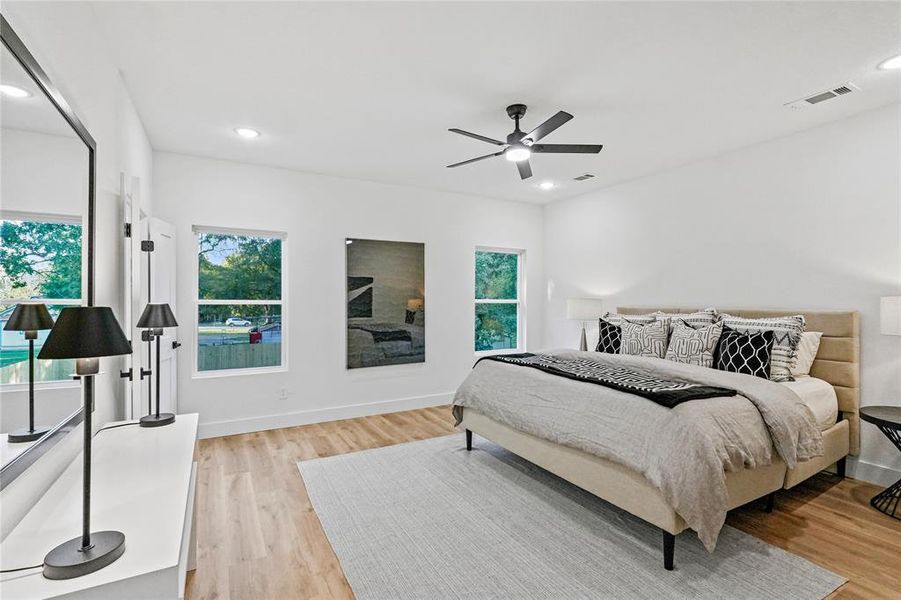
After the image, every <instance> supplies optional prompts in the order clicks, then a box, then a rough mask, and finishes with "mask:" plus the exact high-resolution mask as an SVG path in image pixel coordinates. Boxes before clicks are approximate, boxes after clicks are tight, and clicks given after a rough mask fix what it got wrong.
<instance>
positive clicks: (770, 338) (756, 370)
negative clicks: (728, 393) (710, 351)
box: [713, 326, 776, 379]
mask: <svg viewBox="0 0 901 600" xmlns="http://www.w3.org/2000/svg"><path fill="white" fill-rule="evenodd" d="M775 338H776V332H774V331H772V330H767V331H757V332H754V333H742V332H740V331H736V330H735V329H730V328H729V327H725V326H724V327H723V335H722V336H721V337H720V343H719V345H718V346H717V347H716V355H715V357H714V359H713V366H714V368H715V369H719V370H720V371H731V372H733V373H744V374H745V375H754V376H756V377H763V378H764V379H769V378H770V363H771V362H772V358H773V344H774V342H775Z"/></svg>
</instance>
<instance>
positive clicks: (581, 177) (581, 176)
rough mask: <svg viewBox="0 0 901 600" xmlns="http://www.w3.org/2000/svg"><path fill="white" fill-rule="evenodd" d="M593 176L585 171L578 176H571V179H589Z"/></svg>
mask: <svg viewBox="0 0 901 600" xmlns="http://www.w3.org/2000/svg"><path fill="white" fill-rule="evenodd" d="M592 177H594V175H592V174H591V173H585V174H584V175H579V176H578V177H573V181H585V180H586V179H591V178H592Z"/></svg>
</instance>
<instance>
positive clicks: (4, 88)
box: [0, 83, 31, 98]
mask: <svg viewBox="0 0 901 600" xmlns="http://www.w3.org/2000/svg"><path fill="white" fill-rule="evenodd" d="M0 94H3V95H4V96H9V97H10V98H27V97H29V96H30V95H31V92H29V91H27V90H23V89H22V88H20V87H16V86H14V85H7V84H5V83H4V84H3V85H0Z"/></svg>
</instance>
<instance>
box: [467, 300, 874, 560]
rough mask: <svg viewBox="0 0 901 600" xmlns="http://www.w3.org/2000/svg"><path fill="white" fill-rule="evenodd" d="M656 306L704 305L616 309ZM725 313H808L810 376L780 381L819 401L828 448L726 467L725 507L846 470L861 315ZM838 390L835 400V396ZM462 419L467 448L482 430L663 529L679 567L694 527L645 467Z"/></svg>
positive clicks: (666, 548) (853, 439)
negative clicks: (816, 337)
mask: <svg viewBox="0 0 901 600" xmlns="http://www.w3.org/2000/svg"><path fill="white" fill-rule="evenodd" d="M656 310H661V311H663V312H667V313H683V312H686V313H687V312H694V311H695V310H697V309H682V308H647V307H620V308H619V309H618V311H617V312H619V313H620V314H624V315H629V314H643V313H648V312H653V311H656ZM721 312H727V313H729V314H732V315H735V316H740V317H746V318H760V317H770V316H780V315H786V314H803V315H804V316H805V318H806V321H807V330H808V331H822V332H823V336H822V339H821V343H820V348H819V350H818V352H817V356H816V359H815V361H814V363H813V367H812V369H811V373H810V377H809V378H805V379H801V380H799V381H796V382H793V383H791V384H773V385H784V386H785V387H786V388H787V389H792V391H793V392H794V393H795V394H797V396H798V397H799V398H801V399H802V400H805V399H806V400H807V402H809V403H812V404H814V406H811V407H810V408H811V412H812V413H813V414H814V416H815V418H816V422H817V426H818V427H819V429H820V431H821V432H822V454H821V455H820V456H817V457H815V458H810V459H808V460H802V461H797V462H796V463H795V464H794V466H793V467H791V468H789V467H788V466H787V464H786V462H785V461H783V460H782V459H781V458H780V457H779V456H775V457H774V458H773V459H772V461H771V462H769V464H765V465H763V464H762V465H760V466H757V467H755V468H741V469H737V470H732V471H729V470H727V471H726V472H725V490H726V494H727V499H726V500H725V503H726V507H725V508H726V510H731V509H732V508H736V507H738V506H741V505H743V504H747V503H749V502H751V501H754V500H757V499H760V498H764V497H766V498H767V508H768V509H769V510H771V509H772V503H773V499H774V494H775V492H777V491H778V490H781V489H788V488H791V487H793V486H795V485H797V484H798V483H801V482H802V481H804V480H806V479H808V478H809V477H811V476H812V475H814V474H816V473H818V472H820V471H822V470H824V469H826V468H828V467H830V466H831V465H833V464H834V465H836V470H837V473H838V474H839V475H840V476H844V470H845V469H844V464H845V459H846V457H847V456H848V455H849V454H851V455H856V454H857V452H858V449H859V437H858V436H859V434H858V431H859V418H858V409H859V401H860V400H859V394H860V392H859V317H858V314H857V313H856V312H849V311H797V310H753V309H752V310H747V309H742V310H736V309H721ZM653 360H656V359H653ZM512 368H516V367H512ZM696 368H698V369H700V367H696ZM767 383H769V382H767ZM825 384H828V386H830V387H831V391H832V392H833V394H830V393H829V391H830V390H829V389H828V388H824V385H825ZM578 385H583V386H584V385H585V384H578ZM833 396H834V400H831V398H832V397H833ZM485 412H487V411H485ZM833 415H834V417H833ZM459 420H460V423H459V426H460V428H462V429H464V430H465V433H466V444H467V448H469V449H471V447H472V433H473V432H474V433H477V434H478V435H480V436H482V437H484V438H486V439H489V440H491V441H493V442H495V443H497V444H499V445H500V446H502V447H504V448H506V449H507V450H509V451H511V452H513V453H515V454H517V455H519V456H521V457H523V458H525V459H527V460H529V461H531V462H533V463H535V464H536V465H538V466H540V467H542V468H544V469H546V470H548V471H550V472H552V473H554V474H556V475H557V476H559V477H561V478H563V479H565V480H567V481H569V482H570V483H573V484H575V485H577V486H579V487H581V488H583V489H584V490H586V491H588V492H590V493H592V494H594V495H596V496H598V497H600V498H602V499H604V500H606V501H608V502H610V503H611V504H614V505H616V506H618V507H619V508H622V509H623V510H626V511H628V512H630V513H632V514H633V515H635V516H637V517H639V518H641V519H644V520H645V521H647V522H648V523H651V524H653V525H655V526H657V527H658V528H660V529H661V530H662V532H663V559H664V568H666V569H667V570H672V569H673V566H674V546H675V536H676V535H677V534H679V533H681V532H682V531H684V530H685V529H687V528H688V525H687V523H686V520H685V519H683V517H682V516H681V515H680V512H677V511H676V509H675V508H674V507H673V504H672V502H671V501H668V500H667V498H668V497H670V496H671V494H664V493H662V492H661V490H660V489H658V487H657V486H655V485H654V484H653V483H651V481H649V479H648V477H646V476H645V475H643V474H642V472H640V471H638V470H635V469H633V468H629V467H627V466H625V465H624V464H623V462H622V461H618V460H611V459H609V458H604V457H602V456H598V455H597V454H594V453H591V452H587V451H585V450H584V449H580V448H577V447H574V445H569V444H563V443H557V442H555V441H550V440H549V439H546V438H544V437H542V436H540V435H535V434H534V432H532V433H527V432H525V431H523V430H522V429H521V428H516V427H512V426H510V425H509V424H505V423H504V422H502V419H498V418H492V417H489V416H487V415H486V414H484V412H480V411H479V410H475V409H473V408H467V407H460V414H459ZM682 512H683V513H684V511H682ZM708 548H709V547H708Z"/></svg>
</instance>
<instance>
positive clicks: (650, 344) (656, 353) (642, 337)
mask: <svg viewBox="0 0 901 600" xmlns="http://www.w3.org/2000/svg"><path fill="white" fill-rule="evenodd" d="M620 331H621V335H622V343H621V344H620V347H619V353H620V354H631V355H633V356H650V357H653V358H663V357H664V355H665V354H666V342H667V339H668V338H669V323H668V322H667V321H654V322H653V323H650V324H648V325H639V324H637V323H629V322H628V321H623V324H622V325H620Z"/></svg>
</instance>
